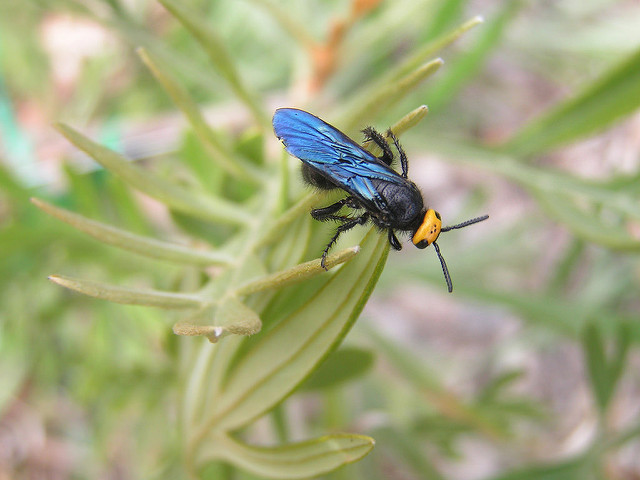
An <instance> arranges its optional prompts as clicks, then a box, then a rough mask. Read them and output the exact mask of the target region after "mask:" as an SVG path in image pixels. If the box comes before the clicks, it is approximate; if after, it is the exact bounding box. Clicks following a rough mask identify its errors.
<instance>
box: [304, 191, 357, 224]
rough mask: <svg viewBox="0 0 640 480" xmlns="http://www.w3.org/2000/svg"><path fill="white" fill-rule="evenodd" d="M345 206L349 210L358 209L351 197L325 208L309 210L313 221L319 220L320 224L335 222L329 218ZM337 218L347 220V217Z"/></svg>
mask: <svg viewBox="0 0 640 480" xmlns="http://www.w3.org/2000/svg"><path fill="white" fill-rule="evenodd" d="M345 205H346V206H347V207H351V208H359V207H358V205H357V204H356V203H355V201H354V199H353V197H346V198H343V199H342V200H338V201H337V202H336V203H334V204H332V205H329V206H327V207H322V208H315V209H313V210H311V216H312V217H313V218H314V219H315V220H320V221H321V222H324V221H325V220H336V218H330V217H332V216H333V214H334V213H336V212H338V211H339V210H340V209H341V208H342V207H344V206H345ZM338 218H339V219H347V218H349V217H338Z"/></svg>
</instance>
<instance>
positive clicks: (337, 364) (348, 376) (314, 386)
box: [300, 347, 375, 391]
mask: <svg viewBox="0 0 640 480" xmlns="http://www.w3.org/2000/svg"><path fill="white" fill-rule="evenodd" d="M374 360H375V356H374V354H373V352H371V351H370V350H364V349H362V348H356V347H344V348H340V349H338V350H336V351H335V352H333V353H332V354H331V355H329V357H328V358H327V359H326V360H325V361H324V362H323V363H322V364H321V365H320V367H318V369H317V370H315V371H314V372H313V373H312V374H311V376H310V377H309V378H307V379H306V380H305V382H304V383H303V384H302V385H301V386H300V388H301V389H302V390H306V391H310V390H324V389H327V388H332V387H335V386H336V385H340V384H343V383H345V382H348V381H351V380H353V379H357V378H359V377H362V376H363V375H365V374H366V373H367V372H368V371H369V370H371V367H372V366H373V362H374Z"/></svg>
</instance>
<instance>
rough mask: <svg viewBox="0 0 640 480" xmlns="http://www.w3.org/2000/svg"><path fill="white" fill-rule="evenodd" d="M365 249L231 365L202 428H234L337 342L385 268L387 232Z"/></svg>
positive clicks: (366, 242)
mask: <svg viewBox="0 0 640 480" xmlns="http://www.w3.org/2000/svg"><path fill="white" fill-rule="evenodd" d="M361 249H362V251H361V253H360V254H359V255H357V256H356V257H355V258H354V259H353V260H352V261H350V262H349V263H347V264H345V265H343V266H342V267H341V268H340V270H339V271H337V272H336V273H335V274H334V275H329V274H327V277H328V280H327V282H326V284H325V285H324V287H323V288H321V289H320V290H319V291H318V292H317V293H316V294H315V295H314V296H313V297H312V298H311V299H309V300H308V301H307V302H306V303H305V304H304V305H303V306H302V307H301V308H300V309H298V310H296V311H295V312H293V313H292V314H291V315H289V316H288V317H287V318H285V319H284V320H283V321H281V322H280V323H279V324H278V325H277V326H276V327H274V328H273V329H271V330H270V331H269V332H268V333H266V334H265V335H264V336H263V337H262V338H260V339H259V340H258V341H257V342H256V343H255V344H254V345H252V348H251V350H250V351H249V352H247V354H246V355H245V356H244V357H243V358H242V359H241V361H240V362H239V364H238V365H236V366H235V368H233V369H232V370H231V372H230V373H229V375H228V381H227V383H226V384H225V385H224V386H223V387H222V391H221V393H220V395H219V398H218V399H216V401H215V402H213V403H212V404H211V405H210V406H209V407H208V409H207V412H208V414H209V416H210V418H209V419H208V420H207V421H205V422H204V424H203V426H202V427H201V432H200V433H199V434H197V435H196V438H198V437H199V436H204V435H206V434H207V433H208V432H209V431H210V430H212V429H216V430H220V429H222V430H233V429H236V428H239V427H241V426H243V425H245V424H246V423H248V422H249V421H250V420H252V419H254V418H256V417H258V416H259V415H261V414H263V413H264V412H266V411H268V410H269V409H270V408H272V407H273V406H274V405H276V404H277V403H279V402H280V401H282V399H283V398H284V397H286V396H287V395H288V394H289V393H290V392H291V391H293V389H294V388H295V387H296V386H297V385H299V384H300V383H301V382H302V381H303V380H304V379H305V377H307V376H308V375H309V374H310V372H311V371H313V369H314V368H315V367H316V366H317V365H318V364H319V363H320V362H321V361H322V359H323V358H324V357H325V356H326V355H327V354H328V353H329V352H330V351H331V350H332V349H333V348H335V347H336V346H337V344H338V343H339V342H340V341H341V340H342V338H343V337H344V335H345V334H346V333H347V331H348V330H349V328H351V326H352V325H353V322H355V320H356V318H357V317H358V315H359V313H360V311H361V310H362V308H363V307H364V304H365V302H366V300H367V299H368V297H369V295H370V294H371V292H372V290H373V287H374V285H375V284H376V282H377V280H378V277H379V275H380V273H381V271H382V267H383V265H384V263H385V261H386V257H387V253H388V242H387V241H386V237H385V236H383V235H379V234H377V233H376V232H375V230H373V231H369V233H368V234H367V235H366V236H365V238H364V239H363V241H362V243H361Z"/></svg>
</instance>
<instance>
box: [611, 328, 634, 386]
mask: <svg viewBox="0 0 640 480" xmlns="http://www.w3.org/2000/svg"><path fill="white" fill-rule="evenodd" d="M631 339H632V333H631V328H630V327H629V325H628V324H627V323H621V324H620V325H619V326H618V331H617V332H616V344H615V349H614V351H613V353H612V355H611V356H612V357H613V358H612V359H611V361H610V362H609V378H610V380H611V383H612V386H613V387H612V388H615V387H616V385H617V383H618V381H619V380H620V377H621V376H622V374H623V373H624V368H625V366H626V364H627V357H628V355H629V348H630V347H631Z"/></svg>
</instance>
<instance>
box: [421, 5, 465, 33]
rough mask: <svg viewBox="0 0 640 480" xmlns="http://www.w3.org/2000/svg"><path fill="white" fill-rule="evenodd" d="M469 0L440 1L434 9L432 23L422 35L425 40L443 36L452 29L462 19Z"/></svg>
mask: <svg viewBox="0 0 640 480" xmlns="http://www.w3.org/2000/svg"><path fill="white" fill-rule="evenodd" d="M467 3H468V2H467V0H439V1H438V2H435V4H433V7H432V10H433V11H432V12H430V13H431V15H430V17H431V21H430V23H429V25H428V27H427V28H425V29H424V32H423V33H422V35H423V38H426V39H432V38H434V37H437V36H439V35H443V34H444V31H445V29H448V28H451V25H454V24H455V23H456V22H458V21H459V19H460V18H461V17H462V14H463V13H464V10H465V8H466V4H467Z"/></svg>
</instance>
